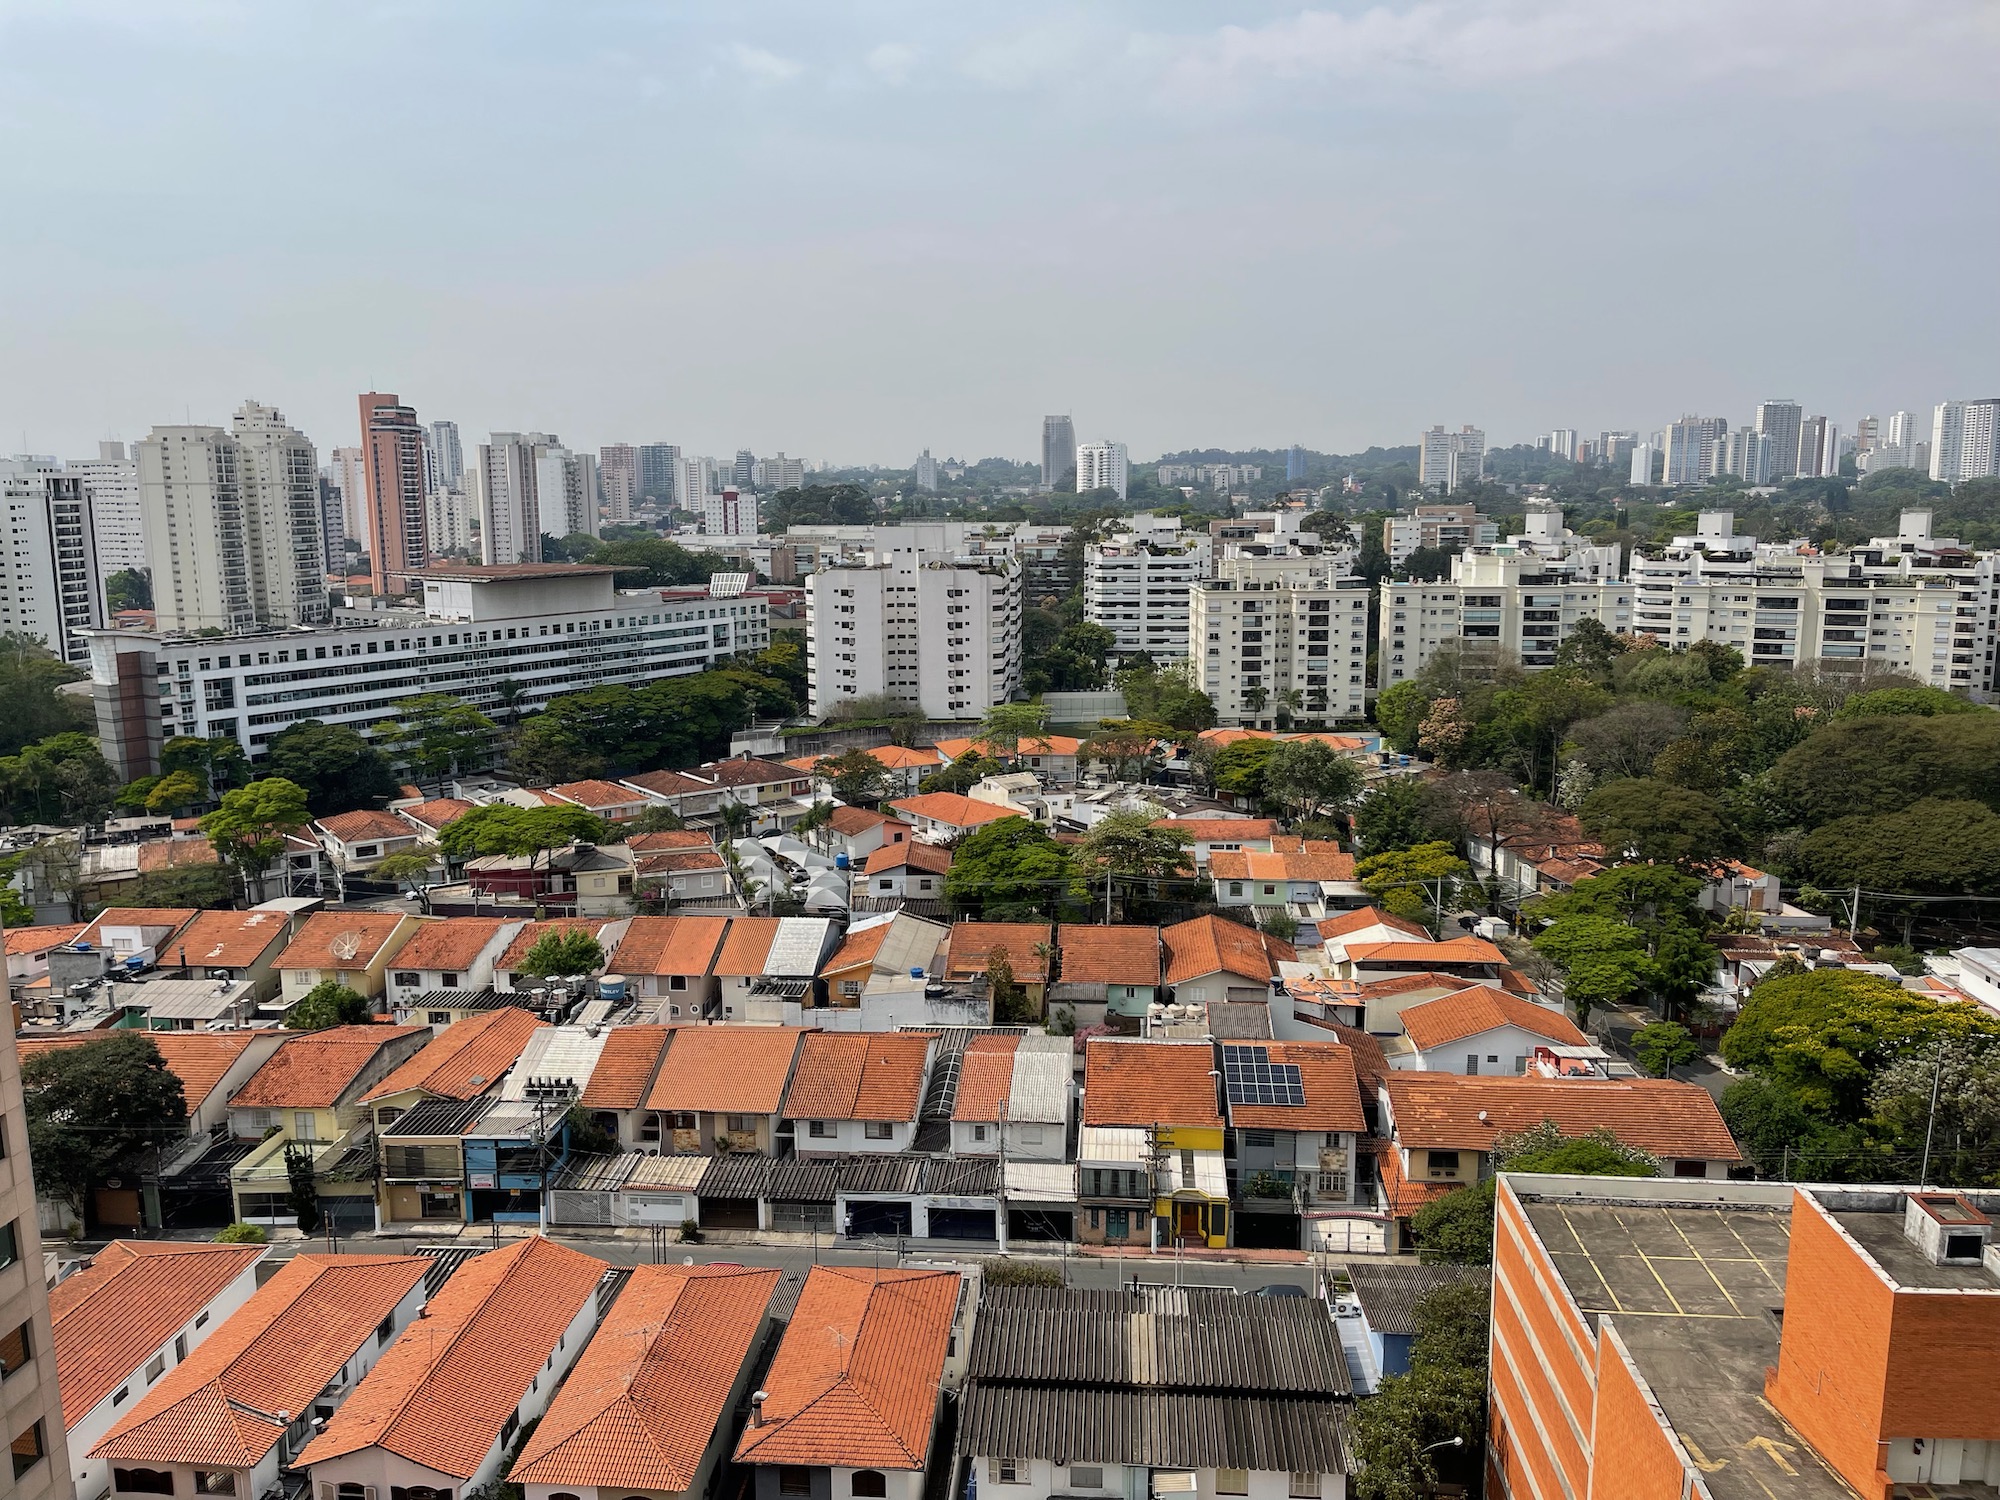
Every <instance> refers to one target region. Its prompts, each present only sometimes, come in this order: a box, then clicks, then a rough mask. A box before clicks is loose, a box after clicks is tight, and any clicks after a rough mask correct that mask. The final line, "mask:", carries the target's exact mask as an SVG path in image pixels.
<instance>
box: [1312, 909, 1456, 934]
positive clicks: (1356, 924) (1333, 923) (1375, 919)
mask: <svg viewBox="0 0 2000 1500" xmlns="http://www.w3.org/2000/svg"><path fill="white" fill-rule="evenodd" d="M1318 925H1319V935H1320V937H1321V938H1322V939H1325V938H1338V937H1346V936H1347V934H1348V933H1350V932H1365V931H1367V930H1368V929H1369V928H1370V927H1387V928H1389V929H1390V930H1391V931H1393V932H1407V933H1408V934H1409V935H1410V936H1411V937H1413V938H1429V937H1430V933H1428V932H1427V931H1425V930H1424V924H1423V923H1421V922H1412V921H1411V920H1410V919H1409V918H1408V917H1399V916H1395V915H1394V914H1392V913H1390V912H1386V911H1383V910H1382V909H1381V908H1380V907H1379V906H1364V907H1362V908H1361V909H1360V910H1359V911H1346V912H1342V913H1341V914H1340V915H1339V916H1337V917H1322V918H1321V919H1320V921H1319V924H1318Z"/></svg>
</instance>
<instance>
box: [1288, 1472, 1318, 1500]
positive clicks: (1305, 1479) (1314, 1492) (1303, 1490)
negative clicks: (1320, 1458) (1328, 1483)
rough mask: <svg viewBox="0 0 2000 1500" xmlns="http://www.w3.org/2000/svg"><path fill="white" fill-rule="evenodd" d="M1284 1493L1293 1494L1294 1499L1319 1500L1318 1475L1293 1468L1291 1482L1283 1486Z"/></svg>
mask: <svg viewBox="0 0 2000 1500" xmlns="http://www.w3.org/2000/svg"><path fill="white" fill-rule="evenodd" d="M1285 1493H1286V1494H1288V1495H1291V1496H1294V1497H1295V1500H1319V1475H1317V1474H1308V1473H1304V1472H1302V1471H1300V1470H1297V1469H1294V1470H1293V1471H1292V1479H1291V1483H1290V1484H1288V1485H1286V1486H1285Z"/></svg>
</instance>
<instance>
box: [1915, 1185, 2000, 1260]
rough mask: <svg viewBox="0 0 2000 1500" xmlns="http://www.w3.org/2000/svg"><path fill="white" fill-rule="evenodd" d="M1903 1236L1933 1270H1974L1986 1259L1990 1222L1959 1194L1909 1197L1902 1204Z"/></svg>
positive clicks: (1991, 1225)
mask: <svg viewBox="0 0 2000 1500" xmlns="http://www.w3.org/2000/svg"><path fill="white" fill-rule="evenodd" d="M1903 1235H1904V1237H1905V1238H1906V1239H1908V1240H1909V1241H1910V1243H1911V1244H1913V1245H1915V1246H1916V1247H1917V1248H1918V1249H1919V1250H1921V1251H1923V1252H1924V1258H1925V1259H1926V1260H1928V1261H1929V1262H1930V1263H1931V1264H1932V1265H1934V1266H1976V1265H1979V1264H1981V1263H1982V1262H1983V1261H1984V1259H1985V1256H1986V1246H1987V1242H1988V1241H1989V1240H1991V1239H1992V1237H1993V1221H1992V1220H1991V1219H1989V1218H1987V1217H1986V1215H1985V1214H1983V1213H1981V1212H1980V1211H1979V1210H1978V1209H1976V1208H1974V1207H1973V1206H1972V1204H1971V1203H1970V1202H1969V1201H1968V1200H1967V1199H1966V1197H1965V1195H1964V1194H1962V1193H1950V1192H1935V1193H1911V1194H1910V1195H1909V1196H1908V1198H1906V1199H1905V1200H1904V1204H1903Z"/></svg>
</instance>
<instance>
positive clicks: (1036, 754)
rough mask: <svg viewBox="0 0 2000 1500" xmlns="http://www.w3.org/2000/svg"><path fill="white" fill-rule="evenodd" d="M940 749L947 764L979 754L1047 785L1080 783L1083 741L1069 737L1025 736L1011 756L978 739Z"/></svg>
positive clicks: (951, 742) (944, 744)
mask: <svg viewBox="0 0 2000 1500" xmlns="http://www.w3.org/2000/svg"><path fill="white" fill-rule="evenodd" d="M936 749H937V752H938V754H940V755H942V756H943V757H944V758H945V760H946V761H947V762H949V761H955V760H959V759H962V758H963V757H965V756H967V755H971V754H979V755H984V756H986V757H988V758H989V759H993V760H999V761H1003V762H1005V763H1006V764H1008V765H1011V766H1013V767H1015V768H1016V769H1017V770H1023V771H1032V772H1034V773H1035V775H1036V776H1038V777H1039V778H1041V779H1042V780H1043V781H1046V782H1053V783H1055V784H1057V785H1059V786H1068V785H1070V784H1072V783H1073V782H1075V780H1076V773H1077V765H1078V759H1079V755H1080V752H1081V751H1082V749H1083V741H1082V740H1080V739H1077V738H1076V737H1075V736H1074V735H1067V734H1047V735H1040V736H1036V737H1033V738H1030V737H1027V736H1023V737H1022V738H1021V739H1020V740H1019V741H1018V742H1017V743H1016V744H1015V746H1014V749H1013V751H1012V753H1011V754H1010V753H1008V752H1006V751H1004V750H999V749H996V748H995V747H994V746H992V745H991V744H989V743H988V742H987V741H985V740H975V739H955V740H939V741H938V742H937V746H936Z"/></svg>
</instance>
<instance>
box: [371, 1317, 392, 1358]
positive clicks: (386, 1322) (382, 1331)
mask: <svg viewBox="0 0 2000 1500" xmlns="http://www.w3.org/2000/svg"><path fill="white" fill-rule="evenodd" d="M395 1335H396V1315H395V1314H394V1313H390V1314H389V1316H388V1317H386V1318H384V1319H383V1320H382V1321H381V1322H379V1323H377V1324H376V1325H375V1347H376V1348H377V1349H379V1348H381V1347H382V1346H383V1345H384V1344H386V1343H388V1342H389V1340H390V1339H392V1338H394V1337H395Z"/></svg>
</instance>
